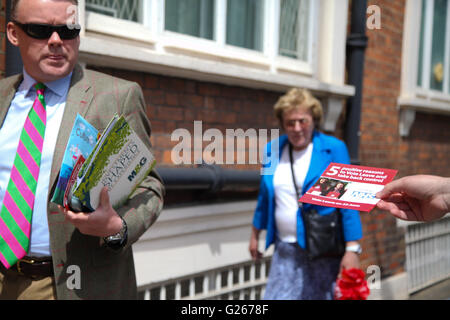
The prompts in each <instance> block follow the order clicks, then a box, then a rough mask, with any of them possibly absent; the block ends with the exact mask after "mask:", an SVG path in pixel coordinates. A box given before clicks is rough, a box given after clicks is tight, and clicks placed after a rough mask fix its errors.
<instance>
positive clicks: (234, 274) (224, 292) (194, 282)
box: [139, 257, 271, 300]
mask: <svg viewBox="0 0 450 320" xmlns="http://www.w3.org/2000/svg"><path fill="white" fill-rule="evenodd" d="M270 261H271V258H270V257H265V258H263V259H261V260H259V261H257V262H255V261H247V262H244V263H241V264H235V265H229V266H226V267H222V268H217V269H213V270H207V271H205V272H202V273H198V274H191V275H188V276H184V277H180V278H177V279H170V280H167V281H161V282H157V283H152V284H150V285H147V286H142V287H140V288H139V295H140V298H141V299H144V300H212V299H215V300H259V299H262V298H263V296H264V289H265V285H266V282H267V276H268V273H269V266H270Z"/></svg>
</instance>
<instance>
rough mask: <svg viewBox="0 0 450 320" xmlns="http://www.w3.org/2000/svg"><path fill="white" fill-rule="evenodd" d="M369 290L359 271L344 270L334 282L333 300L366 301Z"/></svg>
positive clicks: (363, 274) (362, 272)
mask: <svg viewBox="0 0 450 320" xmlns="http://www.w3.org/2000/svg"><path fill="white" fill-rule="evenodd" d="M369 293H370V290H369V287H368V286H367V281H366V280H365V273H364V271H362V270H361V269H355V268H352V269H348V270H347V269H344V270H343V271H342V273H341V276H340V277H339V278H338V279H337V281H336V287H335V290H334V298H335V299H336V300H366V299H367V297H368V296H369Z"/></svg>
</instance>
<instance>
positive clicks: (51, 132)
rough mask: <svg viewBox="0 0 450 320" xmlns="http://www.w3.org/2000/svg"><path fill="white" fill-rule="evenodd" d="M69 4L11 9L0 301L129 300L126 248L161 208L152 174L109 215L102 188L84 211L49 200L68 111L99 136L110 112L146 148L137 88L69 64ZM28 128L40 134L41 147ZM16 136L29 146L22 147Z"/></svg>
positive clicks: (72, 2)
mask: <svg viewBox="0 0 450 320" xmlns="http://www.w3.org/2000/svg"><path fill="white" fill-rule="evenodd" d="M77 4H78V3H77V1H76V0H12V2H11V18H12V19H11V22H9V23H8V24H7V36H8V39H9V41H10V42H11V43H12V44H13V45H14V46H17V47H18V48H19V50H20V54H21V57H22V61H23V66H24V68H23V74H21V75H16V76H12V77H9V78H7V79H3V80H1V81H0V96H1V99H0V154H1V156H0V210H1V211H0V299H134V298H137V289H136V278H135V270H134V262H133V254H132V250H131V245H132V244H133V243H134V242H136V241H137V239H138V238H139V237H140V236H141V235H142V234H143V233H144V232H145V231H146V230H147V229H148V228H149V227H150V226H151V225H152V224H153V223H154V222H155V220H156V219H157V217H158V215H159V213H160V211H161V210H162V203H163V194H164V188H163V186H162V184H161V182H160V179H159V177H158V176H157V174H155V173H154V172H152V173H151V174H150V175H149V176H148V177H147V178H146V179H145V180H144V181H143V183H142V184H141V185H140V186H139V187H138V188H137V190H136V191H135V192H134V193H133V194H132V195H131V197H130V199H129V200H128V201H127V203H126V204H125V205H124V206H122V207H120V208H117V209H116V210H115V209H113V208H112V207H111V205H110V203H109V196H108V193H107V189H106V188H105V189H104V190H103V192H102V194H101V199H100V205H99V207H98V208H97V210H96V211H94V212H92V213H87V212H86V213H84V212H81V213H74V212H72V211H69V210H65V209H62V208H61V207H59V206H57V205H56V204H54V203H52V202H50V201H49V199H51V197H52V193H53V190H54V188H55V185H56V181H57V177H58V175H59V171H60V166H61V162H62V158H63V155H64V151H65V148H66V145H67V141H68V138H69V135H70V131H71V129H72V126H73V123H74V120H75V117H76V115H77V113H78V114H80V115H81V116H83V117H84V118H85V119H86V120H87V121H89V122H90V123H91V124H92V125H94V126H95V127H96V128H97V129H98V130H99V131H100V132H101V131H102V130H104V128H105V127H106V126H107V124H108V123H109V121H110V120H111V118H112V117H113V115H114V114H115V113H119V114H123V115H124V116H125V118H126V119H127V121H128V123H129V124H130V125H131V126H132V127H133V129H134V130H135V131H136V133H137V134H138V135H139V136H140V137H141V138H142V140H143V141H145V142H146V143H148V145H149V147H151V146H150V139H149V137H150V123H149V121H148V120H147V118H146V116H145V107H144V106H145V102H144V99H143V95H142V91H141V89H140V87H139V86H138V85H137V84H136V83H131V82H128V81H125V80H121V79H118V78H114V77H111V76H107V75H105V74H101V73H98V72H94V71H89V70H86V69H83V68H82V67H81V66H80V65H79V64H77V60H78V50H79V46H80V37H79V32H80V30H79V28H78V29H77V28H74V25H75V22H76V21H72V18H73V16H72V15H73V12H74V11H73V10H72V9H73V6H76V5H77ZM35 107H36V108H37V109H36V110H38V111H34V108H35ZM39 108H40V109H39ZM30 110H31V111H30ZM42 110H44V111H42ZM32 111H33V112H35V113H34V114H33V115H34V118H32V117H30V114H32ZM36 115H37V116H38V117H39V118H40V119H41V120H42V122H43V123H44V125H43V128H42V127H40V122H39V121H37V120H36V119H37V117H36ZM29 119H31V120H30V122H28V121H29ZM33 119H34V120H33ZM24 123H25V124H24ZM30 123H32V124H33V126H36V128H35V130H36V132H39V133H40V132H44V134H43V142H42V141H41V142H40V143H41V147H37V146H38V142H39V139H38V138H36V134H33V133H30V130H34V129H30ZM38 125H39V127H38ZM32 128H34V127H32ZM25 131H27V134H28V135H29V136H30V137H31V138H32V139H31V140H33V141H32V142H31V140H30V139H28V142H23V141H22V137H23V136H24V133H23V132H25ZM41 135H42V134H41ZM36 141H37V142H36ZM29 143H33V147H32V148H35V147H34V144H36V149H38V152H39V156H38V158H35V156H34V155H33V156H32V157H28V156H27V153H26V152H25V153H24V151H23V150H25V149H26V148H29V147H27V144H29ZM24 145H25V147H24ZM39 148H41V149H39ZM29 150H30V149H29ZM29 150H28V151H29ZM24 155H25V156H24ZM24 158H31V160H33V161H34V162H33V161H31V160H30V161H29V159H28V160H24ZM17 159H19V160H17ZM37 159H40V160H39V161H38V160H37ZM27 161H28V162H30V163H32V164H31V165H29V164H27ZM23 163H25V166H27V168H34V169H33V170H37V172H38V174H37V175H38V178H36V179H35V180H36V181H35V182H34V184H35V186H34V187H30V186H29V185H28V182H27V181H25V180H27V179H25V178H23V177H25V176H26V174H24V175H23V174H22V173H21V170H23V168H24V167H25V166H24V165H23ZM37 163H40V164H39V165H36V164H37ZM36 168H37V169H36ZM29 170H31V169H29ZM33 170H31V171H33ZM31 171H30V172H31ZM11 186H12V187H11ZM10 187H11V188H10ZM27 188H28V189H27ZM32 188H35V189H32ZM33 190H34V191H33ZM33 193H34V196H33ZM21 197H22V198H21ZM17 199H23V201H20V200H17ZM30 199H32V200H30ZM26 205H28V207H32V208H31V209H26ZM17 208H18V209H17ZM22 208H25V210H22ZM27 210H28V211H32V212H31V213H30V215H31V218H29V222H26V220H25V219H24V218H26V217H27V216H26V214H25V213H24V212H25V211H27ZM21 214H23V216H21ZM26 219H28V218H26ZM27 224H28V226H27ZM27 227H28V230H29V234H28V235H27V234H26V230H27V229H26V228H27ZM21 232H22V233H21ZM19 245H20V246H19Z"/></svg>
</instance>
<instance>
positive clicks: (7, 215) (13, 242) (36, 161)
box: [0, 83, 47, 269]
mask: <svg viewBox="0 0 450 320" xmlns="http://www.w3.org/2000/svg"><path fill="white" fill-rule="evenodd" d="M34 87H35V88H36V91H37V97H36V99H35V100H34V103H33V107H32V108H31V110H30V112H29V113H28V117H27V119H26V120H25V125H24V127H23V129H22V133H21V135H20V141H19V146H18V147H17V152H16V156H15V158H14V164H13V167H12V169H11V177H10V179H9V183H8V187H7V189H6V193H5V197H4V198H3V206H2V209H1V211H0V261H1V262H2V264H3V265H4V266H5V267H6V268H7V269H9V268H10V267H11V266H12V265H13V264H15V263H16V262H17V261H18V260H20V259H21V258H23V257H24V256H25V255H26V254H27V252H28V249H29V246H30V233H31V216H32V213H33V206H34V199H35V193H36V186H37V181H38V178H39V166H40V164H41V155H42V146H43V144H44V135H45V125H46V123H47V115H46V112H45V101H44V89H45V86H44V85H43V84H42V83H37V84H36V85H35V86H34Z"/></svg>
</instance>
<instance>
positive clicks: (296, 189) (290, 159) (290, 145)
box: [289, 143, 300, 207]
mask: <svg viewBox="0 0 450 320" xmlns="http://www.w3.org/2000/svg"><path fill="white" fill-rule="evenodd" d="M289 161H290V162H291V173H292V182H294V188H295V194H296V195H297V204H298V206H299V207H300V202H298V199H300V192H299V191H298V187H297V182H296V181H295V174H294V159H293V157H292V144H290V143H289Z"/></svg>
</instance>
